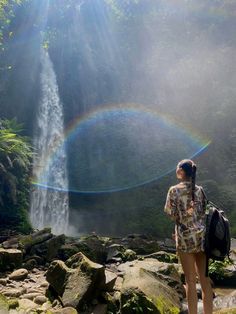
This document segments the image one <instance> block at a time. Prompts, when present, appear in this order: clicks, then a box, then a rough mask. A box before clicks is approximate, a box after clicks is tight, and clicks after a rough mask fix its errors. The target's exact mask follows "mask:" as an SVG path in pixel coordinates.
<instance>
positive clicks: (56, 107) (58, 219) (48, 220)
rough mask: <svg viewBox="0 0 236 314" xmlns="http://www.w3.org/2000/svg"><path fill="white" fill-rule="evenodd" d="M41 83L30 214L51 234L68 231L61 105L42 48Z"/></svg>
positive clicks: (47, 59)
mask: <svg viewBox="0 0 236 314" xmlns="http://www.w3.org/2000/svg"><path fill="white" fill-rule="evenodd" d="M40 84H41V97H40V102H39V108H38V115H37V123H36V130H35V135H34V149H35V152H36V154H35V156H34V160H33V177H34V181H36V184H35V185H34V189H33V191H32V195H31V208H30V217H31V222H32V225H33V227H34V228H37V229H42V228H44V227H51V228H52V232H53V233H54V234H60V233H66V232H67V230H68V216H69V206H68V192H67V191H68V178H67V168H66V151H65V147H64V145H63V141H64V120H63V107H62V103H61V101H60V98H59V93H58V86H57V80H56V75H55V72H54V69H53V64H52V62H51V60H50V57H49V54H48V52H47V51H45V50H44V49H43V50H42V53H41V75H40Z"/></svg>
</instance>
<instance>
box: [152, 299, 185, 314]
mask: <svg viewBox="0 0 236 314" xmlns="http://www.w3.org/2000/svg"><path fill="white" fill-rule="evenodd" d="M154 304H155V305H156V307H157V309H158V310H159V313H160V314H179V313H180V309H179V308H177V307H175V306H173V304H171V302H170V301H169V300H168V299H166V298H164V297H163V296H160V297H158V298H157V299H156V300H154Z"/></svg>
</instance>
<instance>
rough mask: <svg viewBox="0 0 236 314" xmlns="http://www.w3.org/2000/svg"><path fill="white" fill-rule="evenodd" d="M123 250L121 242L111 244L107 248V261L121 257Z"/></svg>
mask: <svg viewBox="0 0 236 314" xmlns="http://www.w3.org/2000/svg"><path fill="white" fill-rule="evenodd" d="M124 252H125V247H124V246H123V245H121V244H112V245H110V246H109V247H108V248H107V259H106V261H107V262H112V261H114V258H117V257H119V258H121V260H122V257H123V254H124Z"/></svg>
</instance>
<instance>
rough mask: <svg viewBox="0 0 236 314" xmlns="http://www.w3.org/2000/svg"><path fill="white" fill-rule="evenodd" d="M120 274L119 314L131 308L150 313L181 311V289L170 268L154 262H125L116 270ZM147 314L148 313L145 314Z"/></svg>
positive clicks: (153, 260)
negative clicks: (120, 310) (122, 277)
mask: <svg viewBox="0 0 236 314" xmlns="http://www.w3.org/2000/svg"><path fill="white" fill-rule="evenodd" d="M118 269H119V270H121V271H122V272H124V281H123V284H122V289H121V307H122V314H126V313H127V314H129V313H132V310H131V309H132V308H135V307H136V306H137V307H140V308H142V309H143V310H144V309H147V308H149V309H150V313H153V314H155V313H157V314H158V313H160V312H161V313H162V312H163V313H172V311H173V312H174V311H176V312H177V311H178V309H180V308H181V299H182V297H183V293H184V292H183V291H184V289H183V286H182V283H181V281H180V277H179V275H178V273H177V271H176V269H175V267H174V266H173V265H172V264H167V263H163V262H159V261H157V260H156V259H151V258H150V259H145V260H143V261H137V260H136V261H134V262H126V263H124V264H122V265H120V266H119V267H118ZM147 313H149V312H147Z"/></svg>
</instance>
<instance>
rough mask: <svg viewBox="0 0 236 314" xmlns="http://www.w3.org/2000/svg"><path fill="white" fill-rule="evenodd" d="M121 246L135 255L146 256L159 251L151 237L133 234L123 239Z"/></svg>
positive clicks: (156, 243)
mask: <svg viewBox="0 0 236 314" xmlns="http://www.w3.org/2000/svg"><path fill="white" fill-rule="evenodd" d="M121 244H122V245H124V246H125V247H126V248H127V249H131V250H133V251H134V252H135V253H136V254H141V255H146V254H151V253H154V252H157V251H159V249H160V246H159V244H158V242H157V241H156V240H155V239H153V238H152V237H147V236H144V235H139V234H134V235H129V236H127V237H126V238H123V239H122V241H121Z"/></svg>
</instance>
